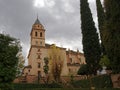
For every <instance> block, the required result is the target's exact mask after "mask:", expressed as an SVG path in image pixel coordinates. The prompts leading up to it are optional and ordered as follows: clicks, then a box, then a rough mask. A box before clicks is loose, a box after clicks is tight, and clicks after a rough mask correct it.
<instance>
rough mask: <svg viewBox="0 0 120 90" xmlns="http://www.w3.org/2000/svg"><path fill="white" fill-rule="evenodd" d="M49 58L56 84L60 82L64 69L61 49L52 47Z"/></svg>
mask: <svg viewBox="0 0 120 90" xmlns="http://www.w3.org/2000/svg"><path fill="white" fill-rule="evenodd" d="M49 58H50V66H51V72H52V75H53V78H54V80H55V81H56V82H59V81H60V75H61V72H62V68H63V57H62V53H61V50H60V48H58V47H56V46H55V45H52V46H51V48H50V53H49Z"/></svg>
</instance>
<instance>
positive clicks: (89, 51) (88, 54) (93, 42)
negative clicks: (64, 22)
mask: <svg viewBox="0 0 120 90" xmlns="http://www.w3.org/2000/svg"><path fill="white" fill-rule="evenodd" d="M80 12H81V29H82V35H83V39H82V42H83V51H84V55H85V59H86V62H87V65H88V67H89V70H88V72H89V74H96V71H97V69H98V68H99V60H100V56H101V49H100V44H99V39H98V34H97V32H96V28H95V24H94V21H93V18H92V14H91V11H90V8H89V4H88V1H87V0H80Z"/></svg>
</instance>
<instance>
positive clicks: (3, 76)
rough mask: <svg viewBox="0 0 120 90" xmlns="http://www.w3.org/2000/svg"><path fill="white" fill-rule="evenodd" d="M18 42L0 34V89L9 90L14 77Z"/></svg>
mask: <svg viewBox="0 0 120 90" xmlns="http://www.w3.org/2000/svg"><path fill="white" fill-rule="evenodd" d="M18 44H19V43H18V41H17V40H16V39H15V38H12V37H10V36H8V35H3V34H0V88H1V89H2V90H11V89H12V84H11V83H12V82H13V80H14V79H15V77H16V71H17V65H18V58H17V56H16V55H17V53H18V52H19V49H20V48H19V46H18Z"/></svg>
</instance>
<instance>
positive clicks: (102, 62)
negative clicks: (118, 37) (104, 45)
mask: <svg viewBox="0 0 120 90" xmlns="http://www.w3.org/2000/svg"><path fill="white" fill-rule="evenodd" d="M99 64H100V65H101V66H106V67H110V61H109V59H108V57H107V56H106V55H105V56H103V57H102V58H101V60H100V62H99Z"/></svg>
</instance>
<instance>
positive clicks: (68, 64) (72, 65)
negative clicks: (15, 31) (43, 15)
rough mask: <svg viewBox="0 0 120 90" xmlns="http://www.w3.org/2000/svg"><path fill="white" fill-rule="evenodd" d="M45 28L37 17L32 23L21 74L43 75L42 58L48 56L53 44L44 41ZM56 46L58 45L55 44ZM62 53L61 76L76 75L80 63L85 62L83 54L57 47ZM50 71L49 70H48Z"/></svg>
mask: <svg viewBox="0 0 120 90" xmlns="http://www.w3.org/2000/svg"><path fill="white" fill-rule="evenodd" d="M45 31H46V30H45V28H44V26H43V25H42V24H41V23H40V21H39V19H38V18H37V19H36V21H35V23H34V24H33V25H32V30H31V33H30V38H31V40H30V44H31V45H30V49H29V54H28V66H26V67H25V68H24V70H23V75H28V76H34V77H38V76H39V75H40V76H41V77H44V75H45V74H44V70H43V67H44V65H45V64H44V58H45V57H49V53H48V52H49V50H50V47H51V46H52V45H53V44H52V45H50V44H46V43H45ZM57 47H58V46H57ZM58 48H59V49H60V50H61V52H62V54H63V55H64V56H63V57H64V63H63V69H62V73H61V76H68V75H77V71H78V69H79V68H80V66H81V65H82V64H85V63H86V62H85V58H84V54H83V53H81V52H79V50H77V51H73V50H70V49H68V50H67V49H66V48H63V47H58ZM49 73H50V72H49Z"/></svg>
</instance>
